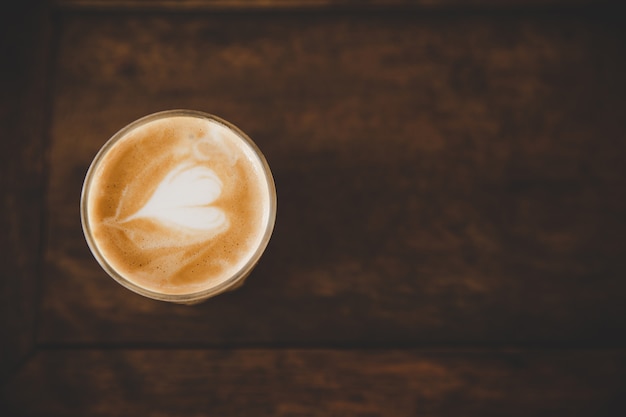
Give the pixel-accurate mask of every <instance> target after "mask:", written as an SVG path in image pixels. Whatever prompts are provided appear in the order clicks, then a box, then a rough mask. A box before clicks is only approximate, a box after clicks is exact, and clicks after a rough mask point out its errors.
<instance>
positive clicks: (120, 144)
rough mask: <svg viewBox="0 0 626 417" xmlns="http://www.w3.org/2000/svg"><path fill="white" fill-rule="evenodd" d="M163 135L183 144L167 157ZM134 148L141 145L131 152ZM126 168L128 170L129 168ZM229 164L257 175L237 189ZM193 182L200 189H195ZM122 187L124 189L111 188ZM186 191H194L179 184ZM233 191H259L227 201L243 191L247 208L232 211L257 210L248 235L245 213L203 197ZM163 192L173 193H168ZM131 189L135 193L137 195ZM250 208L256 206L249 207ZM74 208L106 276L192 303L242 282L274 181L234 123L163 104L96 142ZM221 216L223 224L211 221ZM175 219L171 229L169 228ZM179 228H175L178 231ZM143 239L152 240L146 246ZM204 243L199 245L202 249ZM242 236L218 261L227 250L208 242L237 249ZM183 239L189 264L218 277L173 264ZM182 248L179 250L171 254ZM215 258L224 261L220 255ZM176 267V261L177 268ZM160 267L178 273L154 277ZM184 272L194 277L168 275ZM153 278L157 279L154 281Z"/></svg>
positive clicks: (264, 238) (266, 233)
mask: <svg viewBox="0 0 626 417" xmlns="http://www.w3.org/2000/svg"><path fill="white" fill-rule="evenodd" d="M186 122H188V123H187V124H186ZM142 132H143V133H142ZM164 132H165V133H164ZM172 132H173V133H172ZM198 132H200V133H198ZM207 132H208V133H207ZM167 135H171V137H172V138H173V139H172V141H176V142H175V143H177V144H180V146H179V148H180V149H182V151H181V150H180V149H179V148H176V150H175V151H172V155H171V156H168V155H164V152H162V149H164V148H165V147H167V146H169V145H168V143H169V142H168V140H167V139H164V137H166V136H167ZM203 135H204V136H203ZM183 136H185V137H186V139H185V138H184V137H183ZM152 137H154V140H153V139H152ZM158 141H161V142H162V143H163V146H161V142H158ZM157 142H158V143H157ZM157 145H158V146H157ZM177 146H178V145H177ZM138 149H139V150H141V152H137V150H138ZM233 149H234V151H232V150H233ZM133 152H134V153H133ZM151 152H154V154H155V155H154V157H151V155H150V153H151ZM237 152H238V153H237ZM144 153H145V154H147V155H144ZM126 154H131V155H135V157H136V158H142V157H145V161H146V163H145V166H144V165H143V164H142V163H137V160H136V158H135V159H133V158H131V157H127V156H125V155H126ZM157 154H158V155H157ZM180 154H182V155H183V156H182V157H181V156H180ZM120 155H121V156H120ZM233 155H236V156H233ZM124 158H126V159H124ZM176 158H179V159H180V158H183V159H180V161H179V162H180V164H179V165H178V166H175V167H173V168H171V169H170V168H168V167H167V166H166V162H167V161H170V160H171V159H176ZM184 158H189V161H187V162H185V160H184ZM233 158H238V159H233ZM242 158H243V159H242ZM231 159H233V160H236V162H232V161H231ZM129 161H130V162H129ZM154 161H156V162H154ZM159 161H165V162H159ZM181 161H182V162H181ZM190 161H191V162H190ZM153 162H154V163H153ZM125 163H126V164H127V165H125ZM168 163H169V162H168ZM212 164H213V165H212ZM229 164H234V165H229ZM129 166H130V167H133V166H134V168H128V167H129ZM229 166H232V167H233V168H232V169H233V172H235V171H234V170H235V169H240V167H247V168H246V169H243V168H241V170H240V171H241V172H247V173H248V174H249V173H252V174H254V175H252V174H250V175H248V176H247V177H245V178H247V180H249V181H248V183H246V184H244V186H243V187H241V184H239V185H238V186H237V187H234V186H232V184H231V185H229V184H230V183H229V182H228V181H230V180H231V177H236V175H235V174H232V173H229V172H226V171H227V170H228V169H230V168H228V167H229ZM215 167H217V168H215ZM225 167H226V168H225ZM133 170H135V171H136V172H135V171H133ZM126 171H129V173H128V172H126ZM169 171H171V172H169ZM240 171H237V172H240ZM159 178H160V179H159ZM242 178H244V177H242ZM153 179H154V180H155V181H156V183H158V185H157V186H156V188H155V184H154V183H155V181H153V182H152V183H151V182H150V181H152V180H153ZM159 181H160V182H159ZM168 181H169V182H168ZM233 181H238V180H233ZM243 181H245V179H244V180H243ZM150 184H151V185H150ZM233 184H235V183H233ZM195 186H197V187H196V188H197V189H193V187H195ZM112 187H114V188H112ZM220 187H222V188H220ZM229 187H230V188H229ZM120 188H122V189H124V190H125V191H123V192H120V191H115V192H112V191H109V190H119V189H120ZM187 189H189V190H191V192H189V191H185V190H187ZM239 189H246V190H247V189H255V190H256V191H255V193H256V194H253V193H252V192H250V193H249V194H250V195H247V194H246V195H243V194H242V195H243V196H244V197H241V196H239V195H237V196H238V198H239V199H238V198H232V199H231V200H232V201H239V200H241V201H245V200H246V198H248V197H250V198H248V200H249V201H248V202H247V203H246V204H247V205H246V206H245V207H247V208H246V209H245V210H244V209H239V208H238V209H237V210H239V211H240V212H242V213H244V212H245V213H255V215H258V218H256V217H255V220H254V221H253V220H250V224H254V225H255V226H254V227H252V226H251V227H248V229H249V231H250V234H249V235H245V230H248V229H246V227H239V226H238V225H240V224H245V223H242V222H245V221H247V220H246V219H247V218H246V219H243V220H242V218H239V217H237V214H238V213H239V212H238V211H237V210H234V209H233V210H231V211H229V207H228V203H224V204H225V205H223V206H219V207H213V206H212V205H211V204H210V203H214V204H215V203H216V201H217V202H220V200H219V198H220V197H219V196H218V197H215V196H216V193H217V194H220V192H221V193H222V194H224V193H229V192H230V193H233V192H239V191H238V190H239ZM155 190H156V191H155ZM228 190H231V191H228ZM167 193H171V196H168V195H167ZM133 194H137V198H135V197H133ZM141 194H144V195H143V196H141ZM150 195H152V197H150ZM237 196H236V197H237ZM255 198H256V201H255V200H254V199H255ZM146 200H147V201H148V202H147V203H145V202H146ZM178 201H183V203H180V204H181V206H180V207H179V206H175V207H172V204H174V205H176V204H179V203H178ZM185 201H186V202H187V203H185ZM137 202H143V203H140V204H139V206H141V204H144V206H143V207H142V208H140V210H139V211H138V212H137V213H135V214H131V215H126V216H125V217H126V218H123V217H124V215H121V214H120V213H124V211H126V212H129V213H130V212H132V211H133V210H135V211H137V210H136V209H133V208H132V206H133V204H135V205H136V204H137ZM185 204H187V205H185ZM242 204H243V203H242ZM148 206H149V207H148ZM128 207H131V208H130V209H128ZM146 207H148V208H146ZM220 207H221V208H220ZM250 207H257V209H256V211H255V210H252V209H250ZM107 210H109V211H108V212H107ZM129 210H130V211H129ZM105 212H107V213H108V217H107V214H106V213H105ZM80 213H81V222H82V227H83V232H84V235H85V239H86V241H87V244H88V246H89V248H90V250H91V253H92V254H93V256H94V257H95V258H96V260H97V261H98V263H99V264H100V266H101V267H102V268H103V269H104V270H105V271H106V272H107V274H108V275H110V276H111V277H112V278H113V279H115V280H116V281H117V282H118V283H119V284H121V285H122V286H124V287H126V288H128V289H130V290H132V291H134V292H136V293H137V294H140V295H143V296H145V297H149V298H152V299H155V300H161V301H168V302H173V303H179V304H196V303H199V302H202V301H204V300H206V299H207V298H209V297H212V296H215V295H218V294H220V293H223V292H225V291H229V290H232V289H235V288H237V287H239V286H240V285H241V284H242V283H243V281H244V280H245V278H247V277H248V275H249V274H250V272H251V271H252V270H253V269H254V267H255V266H256V264H257V263H258V261H259V259H260V258H261V256H262V254H263V252H264V251H265V249H266V247H267V245H268V243H269V240H270V237H271V235H272V232H273V229H274V223H275V219H276V188H275V184H274V180H273V177H272V173H271V171H270V167H269V165H268V163H267V160H266V159H265V157H264V156H263V154H262V153H261V151H260V150H259V148H258V147H257V145H256V144H255V143H254V142H253V141H252V140H251V139H250V138H249V137H248V136H247V135H246V134H245V133H244V132H242V131H241V130H240V129H238V128H237V127H236V126H234V125H233V124H231V123H229V122H227V121H225V120H223V119H221V118H219V117H216V116H214V115H211V114H207V113H204V112H200V111H195V110H167V111H162V112H158V113H154V114H150V115H148V116H145V117H143V118H140V119H138V120H136V121H134V122H131V123H130V124H128V125H127V126H125V127H124V128H122V129H121V130H119V131H118V132H117V133H115V134H114V135H113V136H112V137H111V138H110V139H109V140H108V141H107V142H106V143H105V144H104V145H103V146H102V148H101V149H100V150H99V151H98V153H97V154H96V156H95V158H94V160H93V161H92V163H91V165H90V167H89V169H88V171H87V174H86V177H85V180H84V183H83V188H82V194H81V202H80ZM102 213H105V214H102ZM258 213H260V214H258ZM168 216H169V217H168ZM203 216H204V217H203ZM196 217H197V218H198V219H200V220H198V223H197V224H196V223H193V221H195V219H196ZM240 217H241V216H240ZM250 219H252V217H250ZM220 222H221V223H220ZM218 223H220V224H219V225H217V224H218ZM224 224H226V225H227V226H224ZM155 225H156V226H155ZM172 225H174V226H175V227H173V228H172V227H171V226H172ZM228 225H232V226H228ZM234 225H237V226H234ZM194 227H195V229H194ZM224 227H226V229H224ZM155 230H157V231H164V232H163V233H164V236H165V235H167V236H168V240H167V241H166V240H164V241H163V242H161V243H159V233H157V232H155ZM178 231H180V235H177V233H178ZM251 236H253V237H251ZM146 239H147V240H146ZM172 239H173V241H174V242H177V241H180V242H182V243H181V244H180V245H178V246H177V245H176V244H173V245H174V246H171V247H170V246H168V245H172ZM203 239H204V240H203ZM220 239H226V240H223V242H224V243H223V244H222V243H219V242H220ZM238 239H239V241H238ZM146 241H149V242H150V243H149V244H146V243H145V242H146ZM203 242H204V243H206V245H205V246H206V247H205V248H204V249H203V246H202V245H203ZM207 242H209V243H207ZM211 242H213V243H211ZM215 242H217V243H215ZM244 242H252V243H245V245H248V246H247V249H244V250H241V251H240V252H237V253H239V255H238V256H239V258H237V260H236V261H234V260H233V261H232V262H231V264H228V262H226V261H225V259H226V258H225V257H226V256H228V255H226V254H227V253H229V252H227V251H226V250H225V249H220V250H221V251H222V252H219V251H218V250H217V249H216V250H215V251H213V252H212V250H208V249H206V248H209V247H211V248H217V247H221V246H220V245H222V246H223V247H232V248H238V247H239V245H240V243H241V244H242V245H243V244H244ZM154 245H156V247H157V249H155V247H153V246H154ZM158 245H162V246H158ZM163 245H164V246H163ZM181 245H182V246H181ZM185 245H186V246H185ZM194 245H195V246H194ZM211 245H212V246H211ZM228 245H229V246H228ZM190 247H192V248H193V251H196V250H197V251H198V253H200V255H197V254H196V255H194V256H195V258H193V259H194V260H193V262H197V264H198V265H199V264H201V263H202V265H206V268H205V269H204V270H202V271H205V272H206V271H209V270H210V271H213V270H218V269H219V268H222V269H221V271H222V272H221V273H220V274H221V275H220V274H217V273H216V274H214V275H211V276H210V277H209V276H208V275H207V279H206V280H205V281H203V279H202V274H203V273H204V272H199V273H198V275H197V276H194V273H193V272H191V270H192V269H193V268H192V267H190V266H189V265H191V263H188V264H186V263H185V261H180V262H179V263H178V264H176V262H177V261H176V259H179V258H180V259H181V260H183V259H186V258H184V257H185V256H187V255H186V254H187V253H188V252H193V251H191V250H189V248H190ZM181 248H182V249H181ZM179 252H180V253H181V254H182V255H177V254H178V253H179ZM218 252H219V253H218ZM230 253H233V252H232V251H231V252H230ZM177 256H179V258H177ZM213 257H215V259H213ZM219 257H223V258H224V259H221V258H220V259H218V258H219ZM170 258H171V259H170ZM172 259H173V260H172ZM233 259H235V258H233ZM231 260H232V259H231ZM168 262H169V263H168ZM181 262H182V263H181ZM181 265H182V266H181ZM210 265H212V266H210ZM221 265H230V266H228V267H222V266H221ZM209 266H210V267H209ZM177 267H180V268H182V269H179V270H176V268H177ZM168 268H169V269H168ZM164 270H168V271H177V272H172V275H171V277H175V278H171V279H170V278H169V277H170V276H168V275H166V274H163V275H161V273H160V271H164ZM180 271H186V272H185V273H182V272H180ZM184 277H186V278H188V281H191V282H193V285H191V284H190V285H181V286H177V285H176V283H175V282H186V281H185V280H184V279H183V278H184ZM151 280H154V283H153V282H152V281H151ZM168 280H169V281H168ZM157 282H159V283H164V284H162V285H161V284H158V285H157V284H156V283H157Z"/></svg>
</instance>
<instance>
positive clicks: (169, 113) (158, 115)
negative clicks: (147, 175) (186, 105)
mask: <svg viewBox="0 0 626 417" xmlns="http://www.w3.org/2000/svg"><path fill="white" fill-rule="evenodd" d="M176 116H187V117H196V118H199V119H205V120H209V121H211V122H215V123H218V124H220V125H222V126H224V127H225V128H227V129H229V130H231V131H232V132H234V133H235V134H236V135H237V136H238V137H239V138H240V139H242V140H243V142H244V143H245V144H246V145H247V146H249V147H250V149H251V150H252V151H253V153H254V154H255V156H256V157H257V159H258V162H259V165H260V166H261V168H262V173H263V176H264V178H265V182H266V184H267V189H268V193H269V205H268V218H267V223H266V225H265V230H264V231H263V235H262V237H261V241H260V243H259V245H258V247H257V248H256V249H255V251H254V252H253V253H251V254H250V256H249V259H248V260H247V261H246V263H245V264H244V265H243V266H242V267H241V268H240V269H239V270H237V272H236V273H234V274H233V275H232V276H231V277H229V278H227V279H226V280H224V281H221V282H220V283H218V284H216V285H215V286H212V287H209V288H206V289H203V290H200V291H194V292H190V293H182V294H166V293H160V292H157V291H153V290H150V289H147V288H144V287H141V286H139V285H137V284H135V283H133V282H132V281H131V280H129V279H127V278H125V277H124V276H123V275H122V274H120V273H119V272H117V271H116V270H115V269H114V268H113V267H112V266H111V265H110V263H109V262H108V261H107V259H106V257H105V256H104V255H103V254H102V252H101V251H100V249H99V248H98V244H97V243H96V241H95V239H94V237H93V235H92V231H91V227H90V223H89V210H88V205H89V199H88V195H89V191H90V187H91V184H92V182H93V177H94V173H95V171H96V170H97V168H98V167H99V165H100V163H101V162H102V161H103V160H104V159H105V157H106V155H107V154H108V151H109V150H110V149H111V148H112V147H113V146H114V145H115V144H116V143H117V142H118V141H119V140H121V139H122V138H124V137H125V136H126V135H127V134H128V133H129V132H131V131H132V130H133V129H136V128H137V127H140V126H142V125H144V124H146V123H149V122H152V121H155V120H160V119H164V118H168V117H176ZM276 208H277V196H276V184H275V182H274V177H273V175H272V172H271V170H270V167H269V164H268V162H267V159H266V158H265V155H264V154H263V153H262V152H261V150H260V149H259V147H258V146H257V144H256V143H255V142H254V141H253V140H252V139H251V138H250V137H249V136H248V135H247V134H246V133H245V132H243V131H242V130H241V129H239V128H238V127H237V126H235V125H234V124H232V123H230V122H228V121H226V120H224V119H222V118H221V117H219V116H216V115H214V114H211V113H206V112H203V111H199V110H190V109H171V110H163V111H158V112H155V113H151V114H148V115H146V116H143V117H140V118H139V119H136V120H134V121H132V122H130V123H128V124H127V125H125V126H124V127H122V128H121V129H120V130H118V131H117V132H116V133H115V134H113V136H111V137H110V138H109V139H108V140H107V141H106V142H105V143H104V144H103V145H102V147H101V148H100V149H99V150H98V152H97V153H96V155H95V157H94V158H93V160H92V162H91V164H90V165H89V168H88V169H87V173H86V175H85V179H84V181H83V186H82V190H81V196H80V218H81V225H82V229H83V236H84V237H85V240H86V241H87V245H88V246H89V249H90V251H91V253H92V255H93V256H94V257H95V258H96V261H97V262H98V263H99V264H100V266H101V267H102V269H104V271H105V272H106V273H107V274H108V275H109V276H110V277H111V278H113V279H114V280H116V281H117V282H118V283H119V284H121V285H122V286H124V287H126V288H127V289H129V290H131V291H133V292H135V293H137V294H139V295H143V296H145V297H148V298H152V299H154V300H160V301H168V302H173V303H179V304H195V303H198V302H201V301H204V300H206V299H208V298H210V297H213V296H215V295H218V294H221V293H223V292H225V291H227V290H229V289H233V288H234V287H237V286H239V285H241V284H242V283H243V280H245V278H246V277H247V276H248V275H249V273H250V272H251V271H252V269H253V268H254V267H255V266H256V264H257V263H258V262H259V260H260V258H261V256H262V255H263V253H264V252H265V249H266V248H267V245H268V244H269V241H270V238H271V236H272V233H273V230H274V225H275V222H276Z"/></svg>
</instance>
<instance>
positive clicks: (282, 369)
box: [4, 350, 626, 417]
mask: <svg viewBox="0 0 626 417" xmlns="http://www.w3.org/2000/svg"><path fill="white" fill-rule="evenodd" d="M625 373H626V357H625V356H624V353H623V352H615V351H611V352H592V351H587V352H577V351H551V352H550V351H548V352H533V351H531V352H515V351H512V352H420V351H411V350H409V351H327V350H313V351H310V350H286V351H283V350H235V351H197V350H182V351H180V350H177V351H167V350H165V351H162V350H148V351H145V350H135V351H127V350H122V351H118V350H111V351H90V350H87V351H78V352H74V351H64V350H58V351H47V352H41V353H40V354H39V355H38V356H37V357H36V358H34V360H33V361H31V362H30V363H29V364H28V366H27V367H25V368H24V369H23V371H22V372H21V373H20V375H19V376H18V377H17V378H16V379H15V380H14V381H13V383H12V384H11V386H9V387H7V389H6V390H5V392H4V393H5V395H6V396H5V400H6V404H5V406H6V410H9V412H12V413H15V415H20V416H41V415H55V416H85V415H89V416H107V417H114V416H128V415H133V416H137V415H141V416H180V415H186V416H216V415H219V416H232V415H251V414H253V415H255V416H258V417H263V416H272V417H278V416H335V415H336V416H372V417H373V416H436V415H447V416H450V415H463V416H481V417H485V416H501V415H507V416H529V415H532V416H554V415H567V416H590V415H593V416H599V417H601V416H616V415H621V412H623V411H626V408H625V407H624V405H625V403H624V397H623V393H624V388H626V386H625V382H626V381H625V380H624V375H625Z"/></svg>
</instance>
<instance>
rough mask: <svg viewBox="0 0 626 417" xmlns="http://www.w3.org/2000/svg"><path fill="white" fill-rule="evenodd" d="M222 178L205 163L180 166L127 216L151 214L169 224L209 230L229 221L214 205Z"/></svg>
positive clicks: (155, 218) (146, 216)
mask: <svg viewBox="0 0 626 417" xmlns="http://www.w3.org/2000/svg"><path fill="white" fill-rule="evenodd" d="M221 193H222V182H221V181H220V179H219V178H218V176H217V175H216V174H215V173H214V172H213V171H212V170H211V169H209V168H207V167H204V166H199V165H197V166H187V165H182V166H179V167H178V168H177V169H175V170H174V171H172V172H170V173H169V174H168V175H167V176H166V177H165V178H163V180H162V181H161V183H160V184H159V185H158V186H157V188H156V190H155V191H154V194H152V196H151V197H150V199H149V200H148V202H147V203H146V204H145V205H144V206H143V207H142V208H141V209H140V210H139V211H138V212H137V213H135V214H133V215H132V216H131V217H130V218H128V219H127V220H133V219H136V218H151V219H153V220H157V221H159V222H161V223H163V224H166V225H168V226H179V227H184V228H187V229H193V230H195V231H199V232H208V231H212V230H215V229H218V228H220V227H222V226H223V225H224V224H225V223H226V215H225V213H224V212H223V211H222V210H220V209H219V208H217V207H211V206H210V204H211V203H213V202H214V201H215V200H216V199H217V198H218V197H219V196H220V194H221Z"/></svg>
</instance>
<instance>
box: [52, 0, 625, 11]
mask: <svg viewBox="0 0 626 417" xmlns="http://www.w3.org/2000/svg"><path fill="white" fill-rule="evenodd" d="M52 3H53V4H54V5H55V6H56V7H58V8H61V9H74V10H76V9H79V10H99V11H103V10H125V11H128V10H134V11H137V10H140V11H154V10H161V11H163V10H167V11H181V10H183V11H196V10H242V9H243V10H267V9H270V10H294V9H299V10H303V9H306V10H337V9H343V10H346V9H347V10H363V9H417V10H442V9H444V10H458V9H461V10H467V9H468V8H469V9H476V8H478V9H494V8H495V9H499V10H510V9H513V10H518V9H532V10H537V9H539V10H542V9H543V10H545V9H552V8H558V9H561V10H562V9H568V8H569V9H571V8H580V7H583V6H593V7H594V8H597V7H602V6H617V5H618V4H619V1H617V0H507V1H499V0H52Z"/></svg>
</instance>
